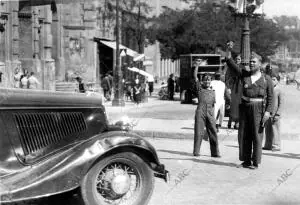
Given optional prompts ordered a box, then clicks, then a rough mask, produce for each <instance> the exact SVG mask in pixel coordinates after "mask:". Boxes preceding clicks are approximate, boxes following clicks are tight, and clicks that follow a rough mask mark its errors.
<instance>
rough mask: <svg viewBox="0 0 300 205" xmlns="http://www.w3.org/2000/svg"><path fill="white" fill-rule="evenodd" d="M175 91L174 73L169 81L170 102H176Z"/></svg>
mask: <svg viewBox="0 0 300 205" xmlns="http://www.w3.org/2000/svg"><path fill="white" fill-rule="evenodd" d="M174 91H175V80H174V74H173V73H172V74H171V75H170V77H169V79H168V93H169V100H174Z"/></svg>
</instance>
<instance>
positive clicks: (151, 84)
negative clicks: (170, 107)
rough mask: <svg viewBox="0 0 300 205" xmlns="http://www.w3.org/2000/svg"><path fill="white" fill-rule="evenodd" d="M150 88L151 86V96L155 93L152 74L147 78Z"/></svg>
mask: <svg viewBox="0 0 300 205" xmlns="http://www.w3.org/2000/svg"><path fill="white" fill-rule="evenodd" d="M147 83H148V88H149V95H150V96H151V95H152V93H153V84H154V78H153V76H152V75H149V76H148V78H147Z"/></svg>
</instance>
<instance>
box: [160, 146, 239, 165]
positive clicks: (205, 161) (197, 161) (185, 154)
mask: <svg viewBox="0 0 300 205" xmlns="http://www.w3.org/2000/svg"><path fill="white" fill-rule="evenodd" d="M157 151H158V152H167V153H170V154H178V155H184V156H193V154H192V153H188V152H181V151H174V150H163V149H160V150H157ZM201 156H205V157H210V156H208V155H200V157H201ZM160 159H168V160H185V161H187V160H189V161H193V162H195V163H205V164H213V165H218V166H227V167H237V166H239V165H238V164H235V163H227V162H220V161H214V160H203V159H197V158H190V159H182V158H160Z"/></svg>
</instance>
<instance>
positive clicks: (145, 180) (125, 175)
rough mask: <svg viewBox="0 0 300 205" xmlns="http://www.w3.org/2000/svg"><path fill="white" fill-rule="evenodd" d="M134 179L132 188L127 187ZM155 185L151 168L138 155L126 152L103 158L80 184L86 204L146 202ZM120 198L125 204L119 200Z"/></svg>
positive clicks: (128, 204) (136, 203)
mask: <svg viewBox="0 0 300 205" xmlns="http://www.w3.org/2000/svg"><path fill="white" fill-rule="evenodd" d="M133 178H135V179H136V180H135V181H136V183H133V184H135V188H134V190H133V191H132V190H131V189H130V188H129V189H128V186H130V187H131V185H132V183H131V182H130V183H128V180H130V179H131V180H132V179H133ZM124 181H125V182H126V183H125V182H124ZM118 182H119V185H120V186H118ZM116 184H117V185H116ZM129 184H130V185H129ZM101 186H103V187H101ZM153 188H154V175H153V172H152V170H151V169H150V167H149V166H148V165H147V164H146V163H145V162H144V161H143V160H142V159H141V158H140V157H138V156H137V155H136V154H134V153H131V152H123V153H119V154H115V155H112V156H109V157H106V158H104V159H103V160H100V161H99V162H98V163H97V164H95V165H94V166H93V167H92V168H91V169H90V170H89V172H88V173H87V174H86V175H85V177H84V178H83V181H82V184H81V196H82V200H83V202H84V204H85V205H107V204H127V205H141V204H145V205H146V204H148V201H149V199H150V197H151V195H152V192H153ZM124 192H125V193H124ZM127 197H128V199H125V198H127ZM121 200H123V202H124V203H118V201H121Z"/></svg>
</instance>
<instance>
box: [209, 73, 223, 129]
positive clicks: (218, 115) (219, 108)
mask: <svg viewBox="0 0 300 205" xmlns="http://www.w3.org/2000/svg"><path fill="white" fill-rule="evenodd" d="M211 87H212V88H213V90H214V91H215V94H216V103H215V119H216V121H217V123H216V128H217V132H219V128H220V127H222V122H223V118H224V112H225V88H226V87H225V83H223V82H222V81H221V73H218V72H217V73H216V74H215V80H213V81H211Z"/></svg>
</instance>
